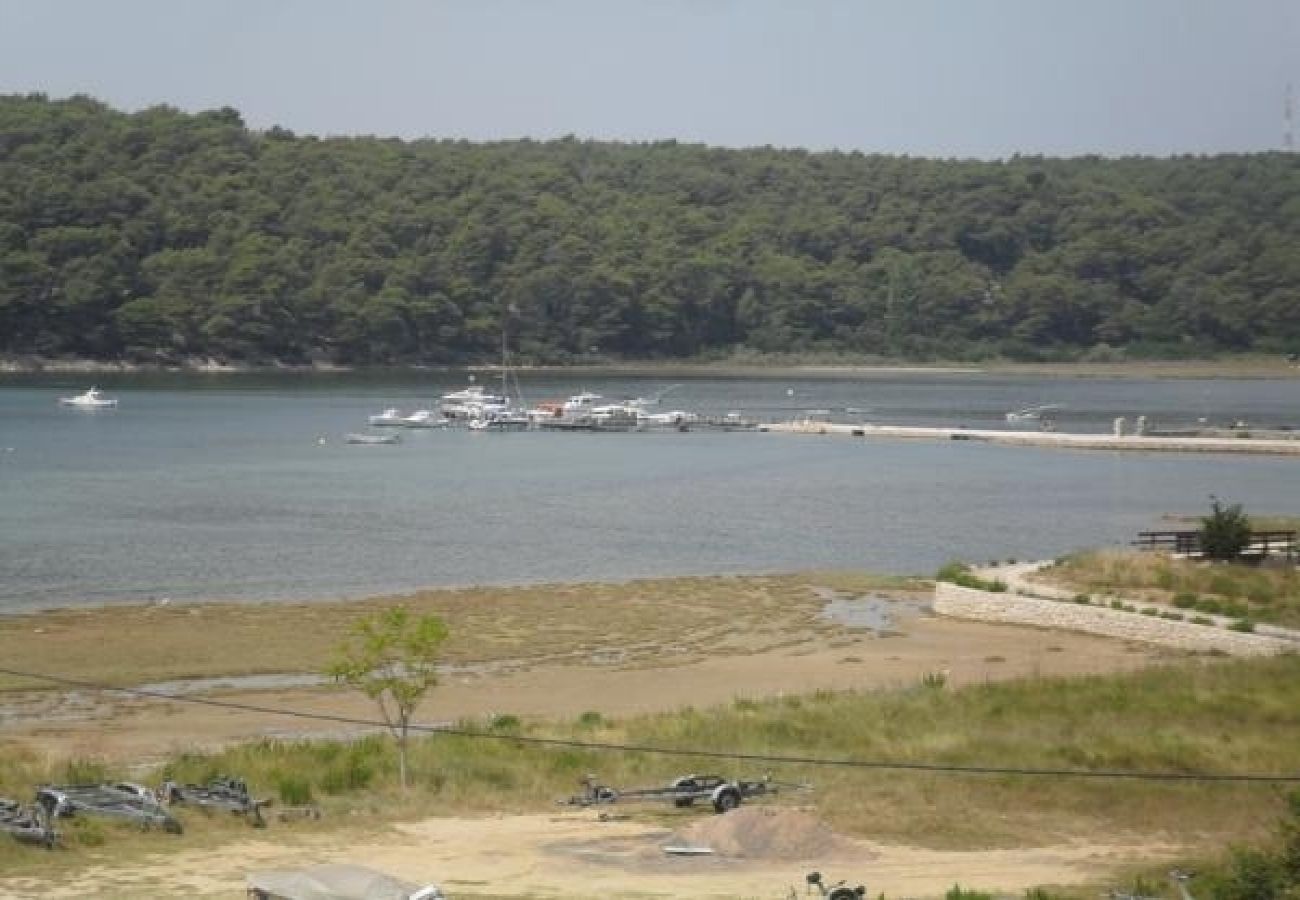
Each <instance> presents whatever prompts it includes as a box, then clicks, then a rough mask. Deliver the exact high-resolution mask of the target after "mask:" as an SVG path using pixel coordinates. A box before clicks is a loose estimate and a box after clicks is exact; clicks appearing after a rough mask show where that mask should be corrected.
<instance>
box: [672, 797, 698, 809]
mask: <svg viewBox="0 0 1300 900" xmlns="http://www.w3.org/2000/svg"><path fill="white" fill-rule="evenodd" d="M694 805H695V798H694V797H674V798H673V806H675V807H677V808H678V809H685V808H686V807H688V806H694Z"/></svg>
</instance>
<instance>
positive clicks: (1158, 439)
mask: <svg viewBox="0 0 1300 900" xmlns="http://www.w3.org/2000/svg"><path fill="white" fill-rule="evenodd" d="M759 430H761V431H770V432H778V433H785V434H828V435H840V436H845V437H877V438H895V439H901V440H931V441H979V442H983V443H989V444H1003V445H1010V446H1019V447H1054V448H1058V449H1071V450H1123V451H1139V452H1144V453H1158V452H1165V453H1169V452H1175V453H1252V454H1266V455H1273V456H1297V457H1300V440H1296V439H1279V438H1254V437H1164V436H1159V435H1149V434H1142V435H1115V434H1084V433H1071V432H1063V431H1005V430H999V429H993V428H987V429H975V428H961V427H927V426H914V425H867V424H862V425H844V424H838V423H833V422H818V421H795V422H784V423H773V424H768V425H762V426H760V429H759Z"/></svg>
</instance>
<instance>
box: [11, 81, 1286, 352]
mask: <svg viewBox="0 0 1300 900" xmlns="http://www.w3.org/2000/svg"><path fill="white" fill-rule="evenodd" d="M0 186H3V187H0V353H8V354H31V353H35V354H42V355H46V356H58V355H76V356H83V357H90V358H99V359H110V358H111V359H118V358H126V359H134V360H143V361H154V362H174V361H178V360H184V359H187V358H199V357H212V358H218V359H225V360H232V361H251V362H264V361H269V360H278V361H283V362H288V363H305V362H312V361H334V362H348V363H393V362H422V363H427V362H458V361H468V360H481V359H494V358H495V357H496V354H497V347H498V346H499V336H500V332H501V327H502V325H503V322H504V321H505V320H506V319H507V318H508V324H509V329H510V332H511V335H512V340H513V343H514V345H515V346H516V347H517V348H518V350H519V353H520V356H521V357H523V358H524V359H525V360H527V361H552V362H566V361H584V360H587V361H589V360H594V359H618V358H640V359H649V358H707V357H720V356H729V355H731V356H735V357H737V358H740V359H744V358H749V357H751V356H753V355H762V354H772V353H779V354H817V353H834V354H848V355H853V356H855V357H857V358H861V357H862V356H863V355H877V356H888V357H898V356H908V357H918V358H929V357H935V356H942V357H945V358H980V357H988V356H996V355H1001V356H1004V357H1008V358H1013V359H1040V358H1054V359H1089V360H1097V361H1111V360H1116V359H1121V358H1124V357H1125V356H1151V355H1164V356H1189V355H1204V354H1206V353H1209V352H1213V351H1219V350H1229V351H1242V350H1256V351H1265V352H1295V351H1296V350H1300V312H1298V310H1300V302H1297V291H1298V290H1300V249H1297V248H1300V157H1297V156H1295V155H1288V154H1257V155H1225V156H1216V157H1181V158H1173V159H1140V158H1128V159H1114V160H1112V159H1101V158H1098V157H1084V158H1078V159H1067V160H1062V159H1044V158H1039V157H1016V158H1013V159H1010V160H1007V161H999V162H979V161H955V160H946V161H940V160H925V159H914V158H906V157H888V156H868V155H863V154H860V153H838V152H832V153H808V152H805V151H801V150H776V149H772V148H754V149H748V150H726V149H717V148H708V147H702V146H692V145H684V144H678V143H677V142H675V141H664V142H659V143H654V144H613V143H596V142H591V141H579V140H575V139H572V138H569V139H564V140H559V141H549V142H535V141H530V140H522V141H515V142H504V143H491V144H471V143H468V142H464V141H434V140H423V141H414V142H402V141H397V140H383V139H378V138H354V139H343V138H339V139H326V140H319V139H316V138H314V137H297V136H295V135H293V134H292V133H290V132H288V131H286V130H284V129H281V128H272V129H270V130H268V131H264V132H257V131H252V130H250V129H248V128H247V127H245V125H244V123H243V121H242V119H241V118H240V115H239V113H238V112H237V111H235V110H233V109H230V108H223V109H218V110H212V111H208V112H202V113H198V114H194V115H190V114H185V113H181V112H179V111H177V110H175V109H172V108H168V107H161V106H160V107H154V108H151V109H146V110H143V111H141V112H138V113H134V114H124V113H121V112H117V111H114V110H112V109H110V108H108V107H106V106H104V105H103V104H101V103H99V102H96V101H95V100H92V99H90V98H87V97H74V98H71V99H68V100H50V99H48V98H46V97H45V96H43V95H30V96H8V97H0Z"/></svg>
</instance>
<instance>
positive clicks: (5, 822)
mask: <svg viewBox="0 0 1300 900" xmlns="http://www.w3.org/2000/svg"><path fill="white" fill-rule="evenodd" d="M0 832H2V833H4V834H8V835H10V836H11V837H12V838H13V839H14V840H16V841H18V842H19V843H21V844H38V845H39V846H42V847H44V848H46V849H47V850H52V849H54V845H55V844H57V843H58V841H59V833H58V832H57V831H55V830H54V828H53V827H52V826H51V825H50V818H49V816H48V815H46V814H45V810H44V809H43V808H42V807H41V806H40V805H38V804H33V805H30V806H25V805H23V804H20V803H15V802H14V801H13V800H9V799H7V798H5V797H0Z"/></svg>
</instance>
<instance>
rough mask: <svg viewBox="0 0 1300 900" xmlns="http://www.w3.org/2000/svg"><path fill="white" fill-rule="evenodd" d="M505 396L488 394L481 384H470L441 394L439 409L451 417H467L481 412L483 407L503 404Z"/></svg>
mask: <svg viewBox="0 0 1300 900" xmlns="http://www.w3.org/2000/svg"><path fill="white" fill-rule="evenodd" d="M505 402H506V401H505V398H504V397H498V396H497V395H496V394H489V393H488V392H487V391H486V390H484V389H483V386H482V385H481V384H471V385H470V386H469V387H467V388H465V389H464V390H460V391H451V392H450V393H446V394H443V395H442V406H441V407H440V408H441V411H442V414H443V415H444V416H447V417H448V418H451V419H468V418H470V417H471V416H473V415H474V414H475V413H481V412H482V411H483V409H484V408H485V407H490V406H505Z"/></svg>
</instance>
